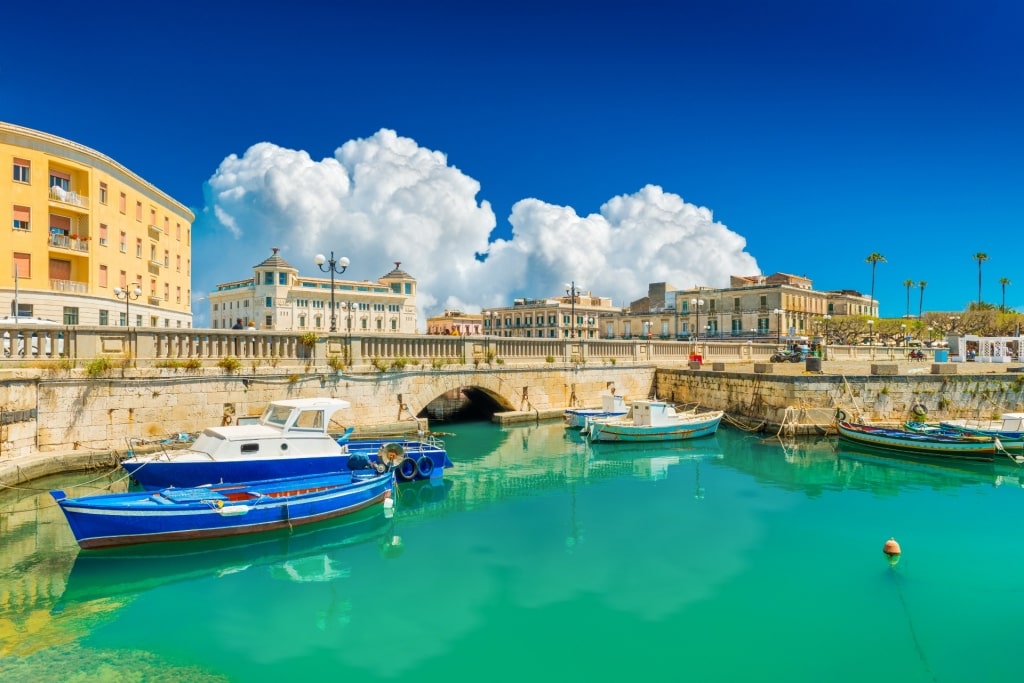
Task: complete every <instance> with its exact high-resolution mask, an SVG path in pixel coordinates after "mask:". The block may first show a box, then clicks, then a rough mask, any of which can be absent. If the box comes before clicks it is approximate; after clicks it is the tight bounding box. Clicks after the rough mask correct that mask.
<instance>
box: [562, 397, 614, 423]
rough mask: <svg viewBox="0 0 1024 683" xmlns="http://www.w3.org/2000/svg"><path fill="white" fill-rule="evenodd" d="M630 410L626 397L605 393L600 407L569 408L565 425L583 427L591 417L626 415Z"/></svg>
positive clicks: (566, 412)
mask: <svg viewBox="0 0 1024 683" xmlns="http://www.w3.org/2000/svg"><path fill="white" fill-rule="evenodd" d="M628 412H629V407H628V406H626V399H625V398H623V397H622V396H618V395H616V394H605V395H604V396H602V397H601V407H600V408H569V409H567V410H566V411H565V426H566V427H568V428H570V429H583V428H584V427H585V426H586V425H587V420H588V419H590V418H616V417H625V415H626V414H627V413H628Z"/></svg>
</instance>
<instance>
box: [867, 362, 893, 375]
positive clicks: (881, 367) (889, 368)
mask: <svg viewBox="0 0 1024 683" xmlns="http://www.w3.org/2000/svg"><path fill="white" fill-rule="evenodd" d="M871 374H872V375H884V376H886V377H892V376H895V375H898V374H900V373H899V366H898V365H896V364H895V363H872V364H871Z"/></svg>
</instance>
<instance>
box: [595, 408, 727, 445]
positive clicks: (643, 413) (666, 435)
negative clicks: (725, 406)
mask: <svg viewBox="0 0 1024 683" xmlns="http://www.w3.org/2000/svg"><path fill="white" fill-rule="evenodd" d="M723 415H724V413H723V412H722V411H720V410H711V411H707V412H702V413H697V412H687V413H676V411H675V409H674V408H673V407H672V406H670V405H669V404H667V403H665V402H664V401H648V400H642V401H633V402H632V403H631V404H630V409H629V415H627V416H626V417H623V418H611V419H601V418H596V419H590V420H587V426H586V427H585V432H586V436H587V438H588V439H589V440H590V441H679V440H682V439H696V438H700V437H702V436H710V435H711V434H714V433H715V432H717V431H718V425H719V423H720V422H721V421H722V416H723Z"/></svg>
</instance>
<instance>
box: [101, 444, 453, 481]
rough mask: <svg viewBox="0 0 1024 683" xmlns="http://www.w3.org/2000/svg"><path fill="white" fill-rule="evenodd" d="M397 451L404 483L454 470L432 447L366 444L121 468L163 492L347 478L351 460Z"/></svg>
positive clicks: (133, 461) (136, 461)
mask: <svg viewBox="0 0 1024 683" xmlns="http://www.w3.org/2000/svg"><path fill="white" fill-rule="evenodd" d="M391 446H398V447H399V449H401V452H402V453H403V455H404V457H403V458H402V460H401V461H400V462H399V463H398V466H397V467H396V471H395V474H396V476H397V477H398V479H399V481H413V480H420V479H436V478H439V477H442V476H443V474H444V470H445V468H448V467H451V466H452V461H451V460H450V459H449V458H448V452H447V451H446V450H445V449H444V448H442V447H440V446H438V445H437V444H435V443H432V442H421V441H411V440H410V441H384V440H366V441H349V442H348V453H342V454H326V453H325V454H324V455H313V456H302V457H280V456H277V457H264V458H252V459H223V460H212V459H211V460H197V459H193V458H191V457H189V458H181V457H176V455H180V454H185V453H187V451H178V452H176V451H169V452H168V453H166V454H160V455H159V456H156V457H153V456H142V457H139V458H129V459H128V460H125V461H123V462H122V463H121V467H122V468H123V469H124V470H125V471H126V472H127V473H128V474H129V476H131V477H132V478H133V479H134V480H135V481H136V482H137V483H138V484H139V486H141V487H142V488H144V489H146V490H148V491H158V490H160V489H163V488H167V487H169V486H177V487H188V486H207V485H213V484H226V483H237V482H247V481H263V480H266V479H283V478H288V477H311V476H316V475H319V474H331V473H346V472H349V458H350V457H351V456H353V455H356V454H363V455H365V456H366V457H367V458H368V459H369V460H370V462H380V459H379V457H378V453H379V451H380V449H381V448H382V447H391ZM424 458H425V459H426V460H424Z"/></svg>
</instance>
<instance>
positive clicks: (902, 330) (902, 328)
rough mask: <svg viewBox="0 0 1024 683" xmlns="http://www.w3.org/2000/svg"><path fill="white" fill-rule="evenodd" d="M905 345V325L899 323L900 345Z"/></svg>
mask: <svg viewBox="0 0 1024 683" xmlns="http://www.w3.org/2000/svg"><path fill="white" fill-rule="evenodd" d="M906 345H907V326H906V325H900V346H901V347H902V346H906Z"/></svg>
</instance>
